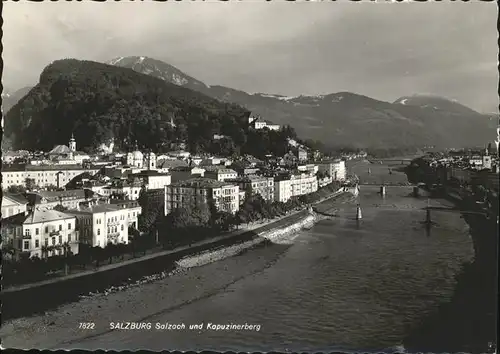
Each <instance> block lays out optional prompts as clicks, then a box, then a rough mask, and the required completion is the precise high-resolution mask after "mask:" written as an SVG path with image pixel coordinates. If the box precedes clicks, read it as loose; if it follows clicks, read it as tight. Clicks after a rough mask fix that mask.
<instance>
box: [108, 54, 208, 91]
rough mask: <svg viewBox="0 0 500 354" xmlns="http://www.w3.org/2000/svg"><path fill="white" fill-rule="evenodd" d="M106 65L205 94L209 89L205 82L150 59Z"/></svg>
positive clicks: (117, 60)
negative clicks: (129, 70) (130, 70)
mask: <svg viewBox="0 0 500 354" xmlns="http://www.w3.org/2000/svg"><path fill="white" fill-rule="evenodd" d="M106 64H109V65H115V66H120V67H122V68H129V69H132V70H135V71H137V72H140V73H142V74H146V75H149V76H153V77H156V78H158V79H162V80H164V81H167V82H170V83H173V84H175V85H178V86H183V87H186V88H189V89H191V90H195V91H201V92H205V91H206V90H207V89H208V86H207V85H205V84H204V83H203V82H201V81H199V80H196V79H195V78H192V77H191V76H189V75H186V74H184V73H183V72H182V71H180V70H179V69H177V68H175V67H173V66H172V65H170V64H167V63H164V62H162V61H159V60H156V59H152V58H148V57H118V58H114V59H112V60H110V61H108V62H106Z"/></svg>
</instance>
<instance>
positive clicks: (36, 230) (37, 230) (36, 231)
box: [35, 227, 40, 235]
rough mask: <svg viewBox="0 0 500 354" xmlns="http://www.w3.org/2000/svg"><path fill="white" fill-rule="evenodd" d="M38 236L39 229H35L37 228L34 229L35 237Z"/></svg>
mask: <svg viewBox="0 0 500 354" xmlns="http://www.w3.org/2000/svg"><path fill="white" fill-rule="evenodd" d="M39 234H40V229H39V228H38V227H37V228H36V229H35V235H39Z"/></svg>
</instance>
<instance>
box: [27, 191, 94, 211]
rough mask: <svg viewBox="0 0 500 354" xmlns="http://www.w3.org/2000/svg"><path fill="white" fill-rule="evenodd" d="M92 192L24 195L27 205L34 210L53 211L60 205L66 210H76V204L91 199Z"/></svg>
mask: <svg viewBox="0 0 500 354" xmlns="http://www.w3.org/2000/svg"><path fill="white" fill-rule="evenodd" d="M92 196H93V192H92V191H90V190H88V189H74V190H66V191H38V192H28V193H26V198H27V199H28V202H29V205H30V206H32V207H34V208H35V209H47V210H48V209H54V207H55V206H57V205H62V206H63V207H65V208H68V209H76V208H77V207H78V204H80V203H82V202H84V201H86V200H89V199H90V198H92Z"/></svg>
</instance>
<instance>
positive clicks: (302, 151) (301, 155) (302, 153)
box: [297, 148, 307, 161]
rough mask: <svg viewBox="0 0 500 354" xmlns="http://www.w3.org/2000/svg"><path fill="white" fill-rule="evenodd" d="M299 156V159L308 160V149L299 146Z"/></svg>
mask: <svg viewBox="0 0 500 354" xmlns="http://www.w3.org/2000/svg"><path fill="white" fill-rule="evenodd" d="M297 158H298V159H299V161H307V151H306V150H305V149H302V148H299V149H298V150H297Z"/></svg>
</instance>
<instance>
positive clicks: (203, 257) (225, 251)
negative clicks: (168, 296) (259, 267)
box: [176, 215, 316, 268]
mask: <svg viewBox="0 0 500 354" xmlns="http://www.w3.org/2000/svg"><path fill="white" fill-rule="evenodd" d="M315 220H316V218H315V217H314V216H313V215H306V216H304V218H303V219H301V220H298V221H295V222H294V223H292V224H290V225H287V226H284V227H281V228H279V229H272V230H269V231H264V232H260V233H258V234H257V235H256V237H255V238H253V239H251V240H249V241H246V242H242V243H238V244H236V245H233V246H229V247H223V248H219V249H215V250H209V251H207V252H204V253H201V254H198V255H194V256H187V257H184V258H182V259H180V260H178V261H177V262H176V264H177V266H179V267H181V268H192V267H199V266H202V265H205V264H209V263H212V262H216V261H220V260H222V259H225V258H228V257H232V256H236V255H237V254H239V253H241V252H243V251H245V250H247V249H248V248H251V247H254V246H257V245H259V244H262V243H264V242H272V243H278V244H288V243H290V242H291V241H292V239H293V236H294V235H296V234H297V232H299V231H300V230H302V229H303V228H307V227H312V226H313V225H314V222H315Z"/></svg>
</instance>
